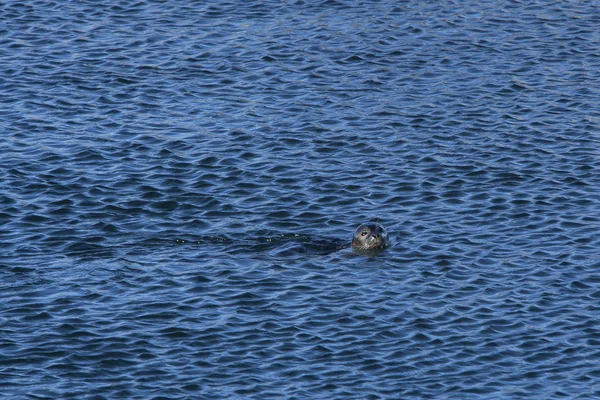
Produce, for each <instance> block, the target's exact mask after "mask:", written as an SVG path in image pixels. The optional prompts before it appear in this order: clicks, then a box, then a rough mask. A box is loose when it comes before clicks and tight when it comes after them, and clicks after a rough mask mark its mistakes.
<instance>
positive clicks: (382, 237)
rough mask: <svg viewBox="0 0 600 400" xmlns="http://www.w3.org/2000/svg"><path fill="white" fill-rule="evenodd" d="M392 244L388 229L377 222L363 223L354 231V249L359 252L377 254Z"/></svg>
mask: <svg viewBox="0 0 600 400" xmlns="http://www.w3.org/2000/svg"><path fill="white" fill-rule="evenodd" d="M389 244H390V240H389V238H388V232H387V230H386V229H385V228H384V227H383V226H381V225H379V224H376V223H373V222H369V223H366V224H362V225H361V226H359V227H358V228H356V231H355V232H354V238H353V239H352V250H354V252H356V253H359V254H376V253H378V252H380V251H382V250H383V249H385V248H386V247H388V246H389Z"/></svg>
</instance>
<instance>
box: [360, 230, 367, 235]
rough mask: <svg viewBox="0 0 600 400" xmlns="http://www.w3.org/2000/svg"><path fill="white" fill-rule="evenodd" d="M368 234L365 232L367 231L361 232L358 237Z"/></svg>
mask: <svg viewBox="0 0 600 400" xmlns="http://www.w3.org/2000/svg"><path fill="white" fill-rule="evenodd" d="M368 234H369V232H367V231H362V232H361V233H360V236H367V235H368Z"/></svg>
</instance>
